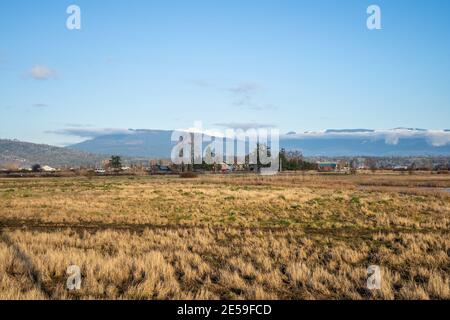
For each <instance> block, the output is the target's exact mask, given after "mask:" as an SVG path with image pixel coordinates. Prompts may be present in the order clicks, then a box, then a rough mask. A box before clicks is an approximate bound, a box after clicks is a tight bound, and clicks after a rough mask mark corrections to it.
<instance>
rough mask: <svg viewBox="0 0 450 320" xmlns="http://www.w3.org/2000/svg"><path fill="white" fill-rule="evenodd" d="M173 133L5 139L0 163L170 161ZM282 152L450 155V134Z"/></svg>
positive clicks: (403, 134) (337, 133) (346, 136)
mask: <svg viewBox="0 0 450 320" xmlns="http://www.w3.org/2000/svg"><path fill="white" fill-rule="evenodd" d="M171 136H172V131H169V130H132V129H130V130H125V131H122V132H113V133H107V134H104V135H97V136H95V137H93V138H90V139H88V140H86V141H84V142H81V143H78V144H74V145H71V146H68V147H65V148H62V147H54V146H49V145H44V144H34V143H27V142H21V141H17V140H1V139H0V164H4V163H8V162H9V163H16V164H18V165H20V166H29V165H32V164H35V163H39V164H46V165H50V166H54V167H63V166H88V165H99V164H100V163H101V162H102V160H104V159H107V158H108V157H110V156H111V155H120V156H122V157H123V158H124V160H125V161H132V160H133V159H135V160H137V159H139V160H142V159H143V158H145V159H150V158H151V159H157V158H166V159H167V158H170V153H171V150H172V148H173V146H174V144H175V143H174V142H171ZM280 147H281V148H285V149H286V150H299V151H301V152H302V153H303V154H304V155H305V156H307V157H313V156H328V157H339V156H374V157H375V156H377V157H389V156H399V157H402V156H405V157H406V156H450V130H448V129H447V130H426V129H420V128H395V129H389V130H371V129H339V130H336V129H329V130H323V131H306V132H301V133H297V132H293V131H291V132H289V133H288V134H285V135H281V136H280Z"/></svg>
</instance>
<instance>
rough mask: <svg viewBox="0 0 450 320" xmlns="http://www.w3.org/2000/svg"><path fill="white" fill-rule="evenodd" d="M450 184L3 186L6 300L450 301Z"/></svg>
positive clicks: (0, 208)
mask: <svg viewBox="0 0 450 320" xmlns="http://www.w3.org/2000/svg"><path fill="white" fill-rule="evenodd" d="M448 188H450V176H448V175H437V174H429V173H428V174H425V173H415V174H413V175H409V174H392V173H391V174H387V173H386V174H381V173H378V174H358V175H348V176H343V175H317V174H281V175H278V176H274V177H262V176H257V175H225V176H224V175H202V176H200V177H198V178H193V179H181V178H179V177H176V176H171V177H164V176H161V177H154V176H142V177H140V176H128V177H90V178H89V177H70V178H63V177H60V178H17V179H8V178H2V179H0V228H1V229H0V232H1V234H0V298H1V299H11V298H16V299H415V298H417V299H449V298H450V283H449V281H450V277H449V274H450V257H449V255H450V237H449V218H450V193H449V192H448ZM70 265H77V266H79V267H80V269H81V274H82V285H81V288H80V290H75V291H69V290H67V289H66V280H67V277H68V275H67V274H66V270H67V267H68V266H70ZM370 265H378V266H379V267H380V269H381V275H382V281H381V288H380V289H379V290H369V289H368V288H367V285H366V281H367V268H368V266H370Z"/></svg>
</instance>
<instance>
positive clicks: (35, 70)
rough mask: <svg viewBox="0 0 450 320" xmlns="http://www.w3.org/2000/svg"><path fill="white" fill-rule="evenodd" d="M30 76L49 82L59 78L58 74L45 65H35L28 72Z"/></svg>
mask: <svg viewBox="0 0 450 320" xmlns="http://www.w3.org/2000/svg"><path fill="white" fill-rule="evenodd" d="M28 76H29V77H31V78H33V79H35V80H49V79H54V78H56V76H57V72H56V71H55V70H53V69H51V68H49V67H48V66H45V65H35V66H33V67H32V68H31V69H30V71H29V72H28Z"/></svg>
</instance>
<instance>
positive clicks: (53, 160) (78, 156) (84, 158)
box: [0, 139, 105, 167]
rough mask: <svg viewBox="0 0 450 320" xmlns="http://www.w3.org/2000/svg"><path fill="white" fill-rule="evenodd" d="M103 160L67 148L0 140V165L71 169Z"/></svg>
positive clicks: (102, 157) (96, 156) (103, 157)
mask: <svg viewBox="0 0 450 320" xmlns="http://www.w3.org/2000/svg"><path fill="white" fill-rule="evenodd" d="M103 159H105V156H101V155H94V154H90V153H87V152H83V151H79V150H73V149H69V148H59V147H53V146H49V145H45V144H35V143H28V142H21V141H17V140H2V139H0V164H5V163H16V164H17V165H18V166H20V167H27V166H31V165H33V164H36V163H38V164H40V165H49V166H52V167H64V166H68V167H71V166H91V165H97V164H100V163H101V161H102V160H103Z"/></svg>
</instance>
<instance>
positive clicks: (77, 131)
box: [47, 127, 133, 138]
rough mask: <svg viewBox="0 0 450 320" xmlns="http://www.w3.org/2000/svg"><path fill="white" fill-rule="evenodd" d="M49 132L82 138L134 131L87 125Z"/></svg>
mask: <svg viewBox="0 0 450 320" xmlns="http://www.w3.org/2000/svg"><path fill="white" fill-rule="evenodd" d="M47 133H51V134H58V135H65V136H75V137H81V138H96V137H100V136H106V135H111V134H132V133H133V131H131V130H129V129H120V128H87V127H74V128H65V129H59V130H54V131H47Z"/></svg>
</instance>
